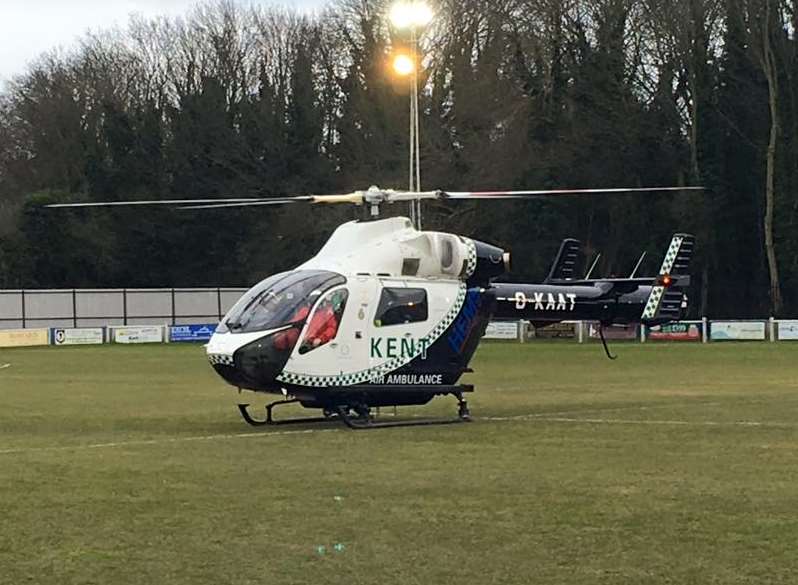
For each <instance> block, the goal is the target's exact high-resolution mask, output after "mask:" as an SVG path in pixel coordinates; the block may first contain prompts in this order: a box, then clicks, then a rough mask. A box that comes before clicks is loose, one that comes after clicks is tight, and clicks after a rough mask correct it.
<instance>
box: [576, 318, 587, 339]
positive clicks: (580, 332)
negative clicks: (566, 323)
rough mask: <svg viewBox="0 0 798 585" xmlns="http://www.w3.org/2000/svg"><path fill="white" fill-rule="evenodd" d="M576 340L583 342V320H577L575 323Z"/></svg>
mask: <svg viewBox="0 0 798 585" xmlns="http://www.w3.org/2000/svg"><path fill="white" fill-rule="evenodd" d="M576 340H577V342H578V343H584V342H585V322H584V321H578V322H577V324H576Z"/></svg>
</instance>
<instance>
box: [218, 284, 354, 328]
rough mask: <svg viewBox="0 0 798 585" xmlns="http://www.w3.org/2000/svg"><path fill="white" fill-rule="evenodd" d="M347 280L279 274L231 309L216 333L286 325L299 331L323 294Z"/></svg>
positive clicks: (260, 285)
mask: <svg viewBox="0 0 798 585" xmlns="http://www.w3.org/2000/svg"><path fill="white" fill-rule="evenodd" d="M345 282H346V279H345V278H344V277H343V276H341V275H340V274H335V273H334V272H326V271H322V270H297V271H293V272H285V273H282V274H276V275H274V276H272V277H270V278H267V279H266V280H264V281H263V282H261V283H260V284H258V285H257V286H255V287H253V288H252V289H251V290H250V291H249V292H247V293H246V294H245V295H244V296H243V297H242V298H241V299H240V300H239V301H238V302H237V303H236V304H235V306H233V308H232V309H230V312H229V313H228V314H227V316H225V318H224V319H223V321H222V323H221V324H220V327H219V328H217V330H216V331H217V332H219V333H225V332H227V331H228V330H229V331H231V332H233V333H252V332H255V331H266V330H269V329H275V328H277V327H282V326H284V325H295V326H297V328H300V329H301V327H302V324H303V323H304V322H305V320H306V319H307V317H308V315H309V314H310V309H311V308H312V307H313V305H314V304H315V303H316V301H317V300H318V299H319V298H320V297H321V296H322V294H323V293H324V292H325V291H327V290H330V289H331V288H332V287H335V286H341V285H342V284H344V283H345Z"/></svg>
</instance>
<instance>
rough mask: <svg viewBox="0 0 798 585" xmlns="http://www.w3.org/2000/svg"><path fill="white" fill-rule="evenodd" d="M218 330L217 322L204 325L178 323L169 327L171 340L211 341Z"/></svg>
mask: <svg viewBox="0 0 798 585" xmlns="http://www.w3.org/2000/svg"><path fill="white" fill-rule="evenodd" d="M214 331H216V323H208V324H204V325H177V326H175V327H170V328H169V341H171V342H175V343H177V342H182V341H210V339H211V335H213V333H214Z"/></svg>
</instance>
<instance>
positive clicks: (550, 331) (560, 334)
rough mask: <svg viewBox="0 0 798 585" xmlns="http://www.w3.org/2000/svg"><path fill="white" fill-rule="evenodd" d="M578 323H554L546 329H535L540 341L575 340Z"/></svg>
mask: <svg viewBox="0 0 798 585" xmlns="http://www.w3.org/2000/svg"><path fill="white" fill-rule="evenodd" d="M576 327H577V323H553V324H552V325H547V326H546V327H535V337H537V338H538V339H574V338H575V337H576Z"/></svg>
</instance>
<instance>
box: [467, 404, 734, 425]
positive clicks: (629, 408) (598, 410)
mask: <svg viewBox="0 0 798 585" xmlns="http://www.w3.org/2000/svg"><path fill="white" fill-rule="evenodd" d="M720 404H722V403H721V402H694V403H690V404H685V403H678V404H667V403H666V404H649V405H635V406H615V407H612V408H584V409H578V410H561V411H555V412H536V413H527V414H517V415H514V416H493V417H491V416H485V417H482V416H479V417H477V418H478V419H479V420H495V421H500V422H501V421H511V420H532V419H543V418H552V417H563V416H564V417H567V416H570V415H584V414H591V415H595V414H601V413H603V412H628V411H640V410H654V409H658V408H681V407H685V406H718V405H720Z"/></svg>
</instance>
